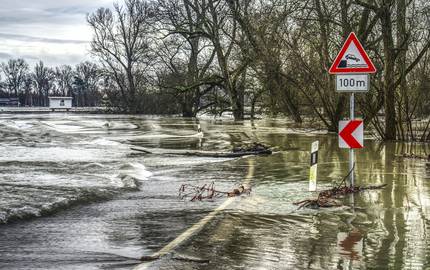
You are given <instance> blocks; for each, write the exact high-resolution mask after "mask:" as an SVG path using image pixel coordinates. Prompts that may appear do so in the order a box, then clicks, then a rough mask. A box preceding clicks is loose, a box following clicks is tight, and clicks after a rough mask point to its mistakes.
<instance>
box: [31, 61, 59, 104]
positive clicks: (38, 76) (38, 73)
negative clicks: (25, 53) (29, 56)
mask: <svg viewBox="0 0 430 270" xmlns="http://www.w3.org/2000/svg"><path fill="white" fill-rule="evenodd" d="M31 76H32V78H33V83H34V87H35V90H36V91H37V94H38V102H37V105H39V106H48V105H49V100H48V96H49V92H50V90H51V89H52V86H53V82H54V78H55V73H54V71H53V70H52V69H51V68H48V67H46V66H45V65H44V64H43V62H42V61H39V63H37V64H36V66H35V67H34V71H33V73H32V74H31Z"/></svg>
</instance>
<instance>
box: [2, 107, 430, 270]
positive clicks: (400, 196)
mask: <svg viewBox="0 0 430 270" xmlns="http://www.w3.org/2000/svg"><path fill="white" fill-rule="evenodd" d="M199 123H200V124H201V126H202V129H203V132H204V136H203V138H201V137H200V136H198V134H196V133H197V131H196V130H197V122H196V120H191V119H182V118H160V117H130V116H109V115H107V116H106V115H73V114H46V115H40V114H39V115H0V135H1V144H0V198H1V199H0V222H1V223H4V224H2V225H0V268H1V269H133V268H135V267H138V268H141V269H426V268H427V267H430V260H428V259H427V258H430V256H429V255H430V253H429V251H430V250H429V248H428V247H429V240H428V239H427V234H428V233H429V232H430V231H429V228H428V226H429V215H430V190H429V188H430V164H428V163H426V162H425V161H422V160H412V159H403V158H399V157H396V155H400V154H402V153H404V152H413V153H416V154H422V155H424V153H428V152H429V149H428V146H425V145H410V144H395V143H389V144H382V143H380V142H377V141H373V140H366V141H365V148H364V149H362V150H359V151H357V164H356V169H357V173H356V182H357V184H359V185H376V184H382V183H386V184H387V187H386V188H385V189H384V190H381V191H369V192H364V193H361V194H359V195H355V196H354V198H351V197H348V198H345V199H344V200H343V202H344V204H345V205H344V206H343V207H339V208H332V209H324V210H309V209H302V210H299V211H296V209H297V207H296V206H294V205H293V204H292V203H293V202H295V201H300V200H303V199H306V198H312V197H313V196H315V194H312V193H309V192H307V187H308V181H307V178H308V171H309V150H310V144H311V143H312V141H314V140H317V139H318V140H319V141H320V153H319V167H318V175H319V177H318V178H319V182H318V186H319V189H324V188H329V187H330V186H331V185H332V184H333V183H334V182H336V181H339V180H340V179H342V177H343V176H344V175H345V174H346V173H347V168H348V160H347V158H348V152H347V151H346V150H340V149H339V148H338V146H337V137H336V136H334V135H327V134H317V133H312V132H307V131H305V130H298V129H290V128H288V127H289V126H290V124H289V123H287V122H285V121H283V120H259V121H255V122H250V121H245V122H239V123H234V122H232V121H230V120H211V119H207V120H200V121H199ZM251 141H259V142H263V143H265V144H268V145H271V146H274V147H276V148H277V149H278V152H277V153H275V154H273V155H271V156H266V157H244V158H240V159H217V158H202V157H184V156H172V155H170V156H169V155H167V156H166V155H151V154H143V153H139V152H136V151H133V150H131V147H132V146H144V147H147V148H156V150H160V149H199V150H222V151H229V150H230V149H231V147H232V146H234V145H238V144H240V143H243V142H245V143H246V142H251ZM426 151H427V152H426ZM212 181H214V182H215V183H216V188H217V189H221V190H229V189H231V188H233V187H235V186H237V185H239V184H240V183H242V182H244V181H246V182H249V183H250V184H251V185H252V187H253V191H252V193H251V195H250V196H246V197H245V196H244V197H240V198H235V199H233V200H232V203H231V204H228V205H227V206H226V207H225V209H224V208H223V209H222V210H221V211H219V212H217V213H216V215H214V217H213V219H211V220H209V222H208V223H207V224H206V226H204V227H203V229H202V230H200V231H198V232H197V233H196V234H194V235H191V236H190V237H188V238H186V240H185V241H183V242H181V243H180V245H179V246H178V247H177V248H176V249H174V250H171V252H169V253H168V254H167V255H166V256H164V257H162V258H161V259H159V260H156V261H153V262H150V263H145V264H143V265H140V266H138V265H139V261H137V260H136V259H135V258H139V257H140V256H142V255H151V254H153V253H155V252H157V251H159V250H160V249H162V248H163V247H165V246H166V245H167V244H169V243H170V242H171V241H173V240H174V239H175V238H176V237H177V236H178V235H180V234H181V233H183V232H184V231H187V230H188V229H189V228H190V227H193V226H195V224H196V223H198V222H199V221H201V220H202V218H205V217H207V215H208V214H209V215H211V213H212V211H213V210H214V209H215V208H217V207H218V206H219V205H221V204H223V203H224V199H217V200H215V201H208V202H194V203H192V202H188V201H181V200H179V199H178V197H177V192H178V188H179V186H180V185H181V184H182V183H193V184H199V185H200V184H204V183H210V182H212ZM193 258H197V259H193ZM206 260H209V262H207V261H206Z"/></svg>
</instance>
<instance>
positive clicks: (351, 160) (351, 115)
mask: <svg viewBox="0 0 430 270" xmlns="http://www.w3.org/2000/svg"><path fill="white" fill-rule="evenodd" d="M349 119H350V120H353V119H354V92H352V93H351V94H350V96H349ZM353 169H354V148H350V149H349V171H350V172H351V173H350V175H349V183H350V185H351V186H354V171H353Z"/></svg>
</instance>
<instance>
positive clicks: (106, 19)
mask: <svg viewBox="0 0 430 270" xmlns="http://www.w3.org/2000/svg"><path fill="white" fill-rule="evenodd" d="M152 15H153V11H152V9H151V7H150V5H149V4H148V3H147V2H145V1H141V0H126V1H125V4H124V6H120V5H119V4H114V9H113V10H110V9H106V8H99V9H98V10H97V11H96V12H94V13H93V14H90V15H89V16H88V17H87V21H88V23H89V24H90V26H91V27H92V29H93V33H94V38H93V41H92V42H91V48H92V52H93V53H94V54H95V55H96V56H98V57H99V59H100V60H101V62H102V64H103V66H104V68H105V69H106V70H108V71H109V72H110V73H111V76H112V77H113V78H114V79H115V82H116V84H117V86H118V88H119V90H120V93H121V98H122V101H123V103H124V106H125V108H126V109H127V111H129V112H131V113H136V112H139V110H140V108H139V104H140V99H141V95H140V94H141V93H143V91H144V90H145V82H146V80H145V76H144V74H143V71H145V68H146V65H147V64H148V63H147V61H148V55H149V44H148V34H149V31H150V25H151V24H150V18H151V17H152Z"/></svg>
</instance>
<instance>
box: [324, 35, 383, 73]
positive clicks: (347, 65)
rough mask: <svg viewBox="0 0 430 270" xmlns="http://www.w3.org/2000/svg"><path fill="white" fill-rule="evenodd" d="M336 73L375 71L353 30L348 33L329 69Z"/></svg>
mask: <svg viewBox="0 0 430 270" xmlns="http://www.w3.org/2000/svg"><path fill="white" fill-rule="evenodd" d="M328 72H329V73H330V74H337V73H375V72H376V68H375V66H374V65H373V63H372V61H371V60H370V59H369V56H368V55H367V53H366V52H365V51H364V48H363V46H362V45H361V43H360V41H358V39H357V36H356V35H355V33H354V32H351V34H349V36H348V38H347V39H346V41H345V44H343V47H342V49H341V50H340V52H339V54H338V55H337V56H336V59H335V60H334V62H333V64H332V65H331V67H330V69H329V71H328Z"/></svg>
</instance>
